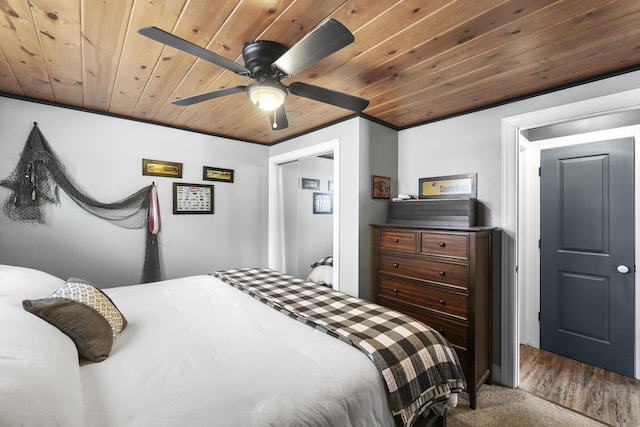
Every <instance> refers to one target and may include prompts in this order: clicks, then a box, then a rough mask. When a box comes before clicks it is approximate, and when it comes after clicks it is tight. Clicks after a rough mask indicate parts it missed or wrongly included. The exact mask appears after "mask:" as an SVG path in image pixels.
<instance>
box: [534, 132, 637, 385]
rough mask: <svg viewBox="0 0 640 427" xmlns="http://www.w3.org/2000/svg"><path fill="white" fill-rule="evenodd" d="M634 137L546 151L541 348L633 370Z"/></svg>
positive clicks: (611, 367)
mask: <svg viewBox="0 0 640 427" xmlns="http://www.w3.org/2000/svg"><path fill="white" fill-rule="evenodd" d="M633 150H634V141H633V138H626V139H620V140H612V141H603V142H595V143H589V144H582V145H576V146H571V147H563V148H556V149H550V150H543V151H542V154H541V181H540V221H541V222H540V238H541V242H540V243H541V246H540V268H541V271H540V344H541V345H540V346H541V348H542V349H544V350H548V351H551V352H554V353H557V354H560V355H563V356H566V357H570V358H572V359H576V360H579V361H582V362H586V363H588V364H590V365H594V366H598V367H601V368H604V369H606V370H609V371H613V372H618V373H620V374H623V375H627V376H630V377H633V375H634V312H635V309H634V292H635V290H634V286H635V284H634V282H635V280H634V271H635V266H634V259H635V258H634V189H633V176H634V157H633Z"/></svg>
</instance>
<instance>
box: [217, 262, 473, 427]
mask: <svg viewBox="0 0 640 427" xmlns="http://www.w3.org/2000/svg"><path fill="white" fill-rule="evenodd" d="M212 275H213V276H215V277H218V278H219V279H221V280H222V281H224V282H225V283H227V284H229V285H232V286H234V287H236V288H238V289H239V290H241V291H243V292H245V293H247V294H249V295H251V296H252V297H254V298H256V299H258V300H260V301H261V302H263V303H265V304H267V305H269V306H270V307H273V308H274V309H276V310H278V311H280V312H282V313H283V314H286V315H287V316H289V317H292V318H294V319H296V320H299V321H301V322H303V323H305V324H307V325H309V326H312V327H314V328H315V329H318V330H321V331H323V332H325V333H327V334H329V335H331V336H334V337H336V338H339V339H340V340H342V341H345V342H347V343H349V344H351V345H353V346H355V347H357V348H359V349H360V350H362V351H363V352H364V353H365V354H367V355H368V356H369V358H370V359H371V360H372V361H373V363H374V365H375V366H376V368H377V369H378V371H379V372H380V374H381V376H382V378H383V380H384V381H385V383H386V385H387V389H388V391H389V401H390V406H391V411H392V413H393V414H394V415H400V416H401V417H402V421H403V423H404V424H405V425H406V426H411V425H412V424H413V423H414V421H416V420H417V419H418V417H419V416H420V414H422V413H423V412H425V411H426V410H427V409H429V408H431V409H433V407H434V406H438V405H442V404H443V403H444V402H446V400H447V399H448V397H449V394H450V393H458V392H461V391H462V390H463V389H464V388H465V380H464V375H463V373H462V368H461V366H460V362H459V361H458V357H457V355H456V354H455V352H454V350H453V349H452V348H451V346H450V345H449V343H448V342H447V341H446V339H444V338H443V337H442V336H441V335H440V334H438V333H437V332H436V331H434V330H433V329H431V328H430V327H428V326H426V325H425V324H423V323H420V322H418V321H417V320H415V319H413V318H411V317H409V316H405V315H403V314H401V313H398V312H396V311H393V310H390V309H387V308H384V307H382V306H380V305H377V304H373V303H370V302H368V301H365V300H363V299H360V298H356V297H352V296H349V295H346V294H343V293H341V292H337V291H334V290H333V289H331V288H328V287H326V286H322V285H318V284H314V283H311V282H305V281H304V280H300V279H297V278H294V277H292V276H289V275H286V274H283V273H280V272H278V271H275V270H270V269H262V268H245V269H239V270H225V271H217V272H214V273H212Z"/></svg>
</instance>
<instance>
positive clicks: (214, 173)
mask: <svg viewBox="0 0 640 427" xmlns="http://www.w3.org/2000/svg"><path fill="white" fill-rule="evenodd" d="M202 179H203V180H205V181H221V182H233V169H222V168H214V167H211V166H203V167H202Z"/></svg>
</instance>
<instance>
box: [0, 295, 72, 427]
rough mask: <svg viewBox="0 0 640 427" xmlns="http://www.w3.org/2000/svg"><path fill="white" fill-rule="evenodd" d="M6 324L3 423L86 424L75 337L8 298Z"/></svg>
mask: <svg viewBox="0 0 640 427" xmlns="http://www.w3.org/2000/svg"><path fill="white" fill-rule="evenodd" d="M0 325H2V327H1V328H0V426H25V427H26V426H29V427H44V426H47V427H50V426H60V427H80V426H82V418H83V401H82V389H81V385H80V367H79V364H78V353H77V351H76V347H75V345H74V344H73V341H71V339H70V338H69V337H67V336H66V335H65V334H63V333H62V332H60V331H59V330H58V329H56V328H55V327H53V326H51V325H50V324H48V323H47V322H45V321H44V320H42V319H39V318H38V317H36V316H34V315H32V314H31V313H27V312H26V311H24V310H23V309H22V308H21V307H16V306H14V305H12V304H7V303H5V302H2V301H0Z"/></svg>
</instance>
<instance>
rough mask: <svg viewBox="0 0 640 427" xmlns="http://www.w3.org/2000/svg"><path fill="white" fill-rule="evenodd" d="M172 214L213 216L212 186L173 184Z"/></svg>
mask: <svg viewBox="0 0 640 427" xmlns="http://www.w3.org/2000/svg"><path fill="white" fill-rule="evenodd" d="M173 213H174V214H213V185H206V184H185V183H181V182H174V183H173Z"/></svg>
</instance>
